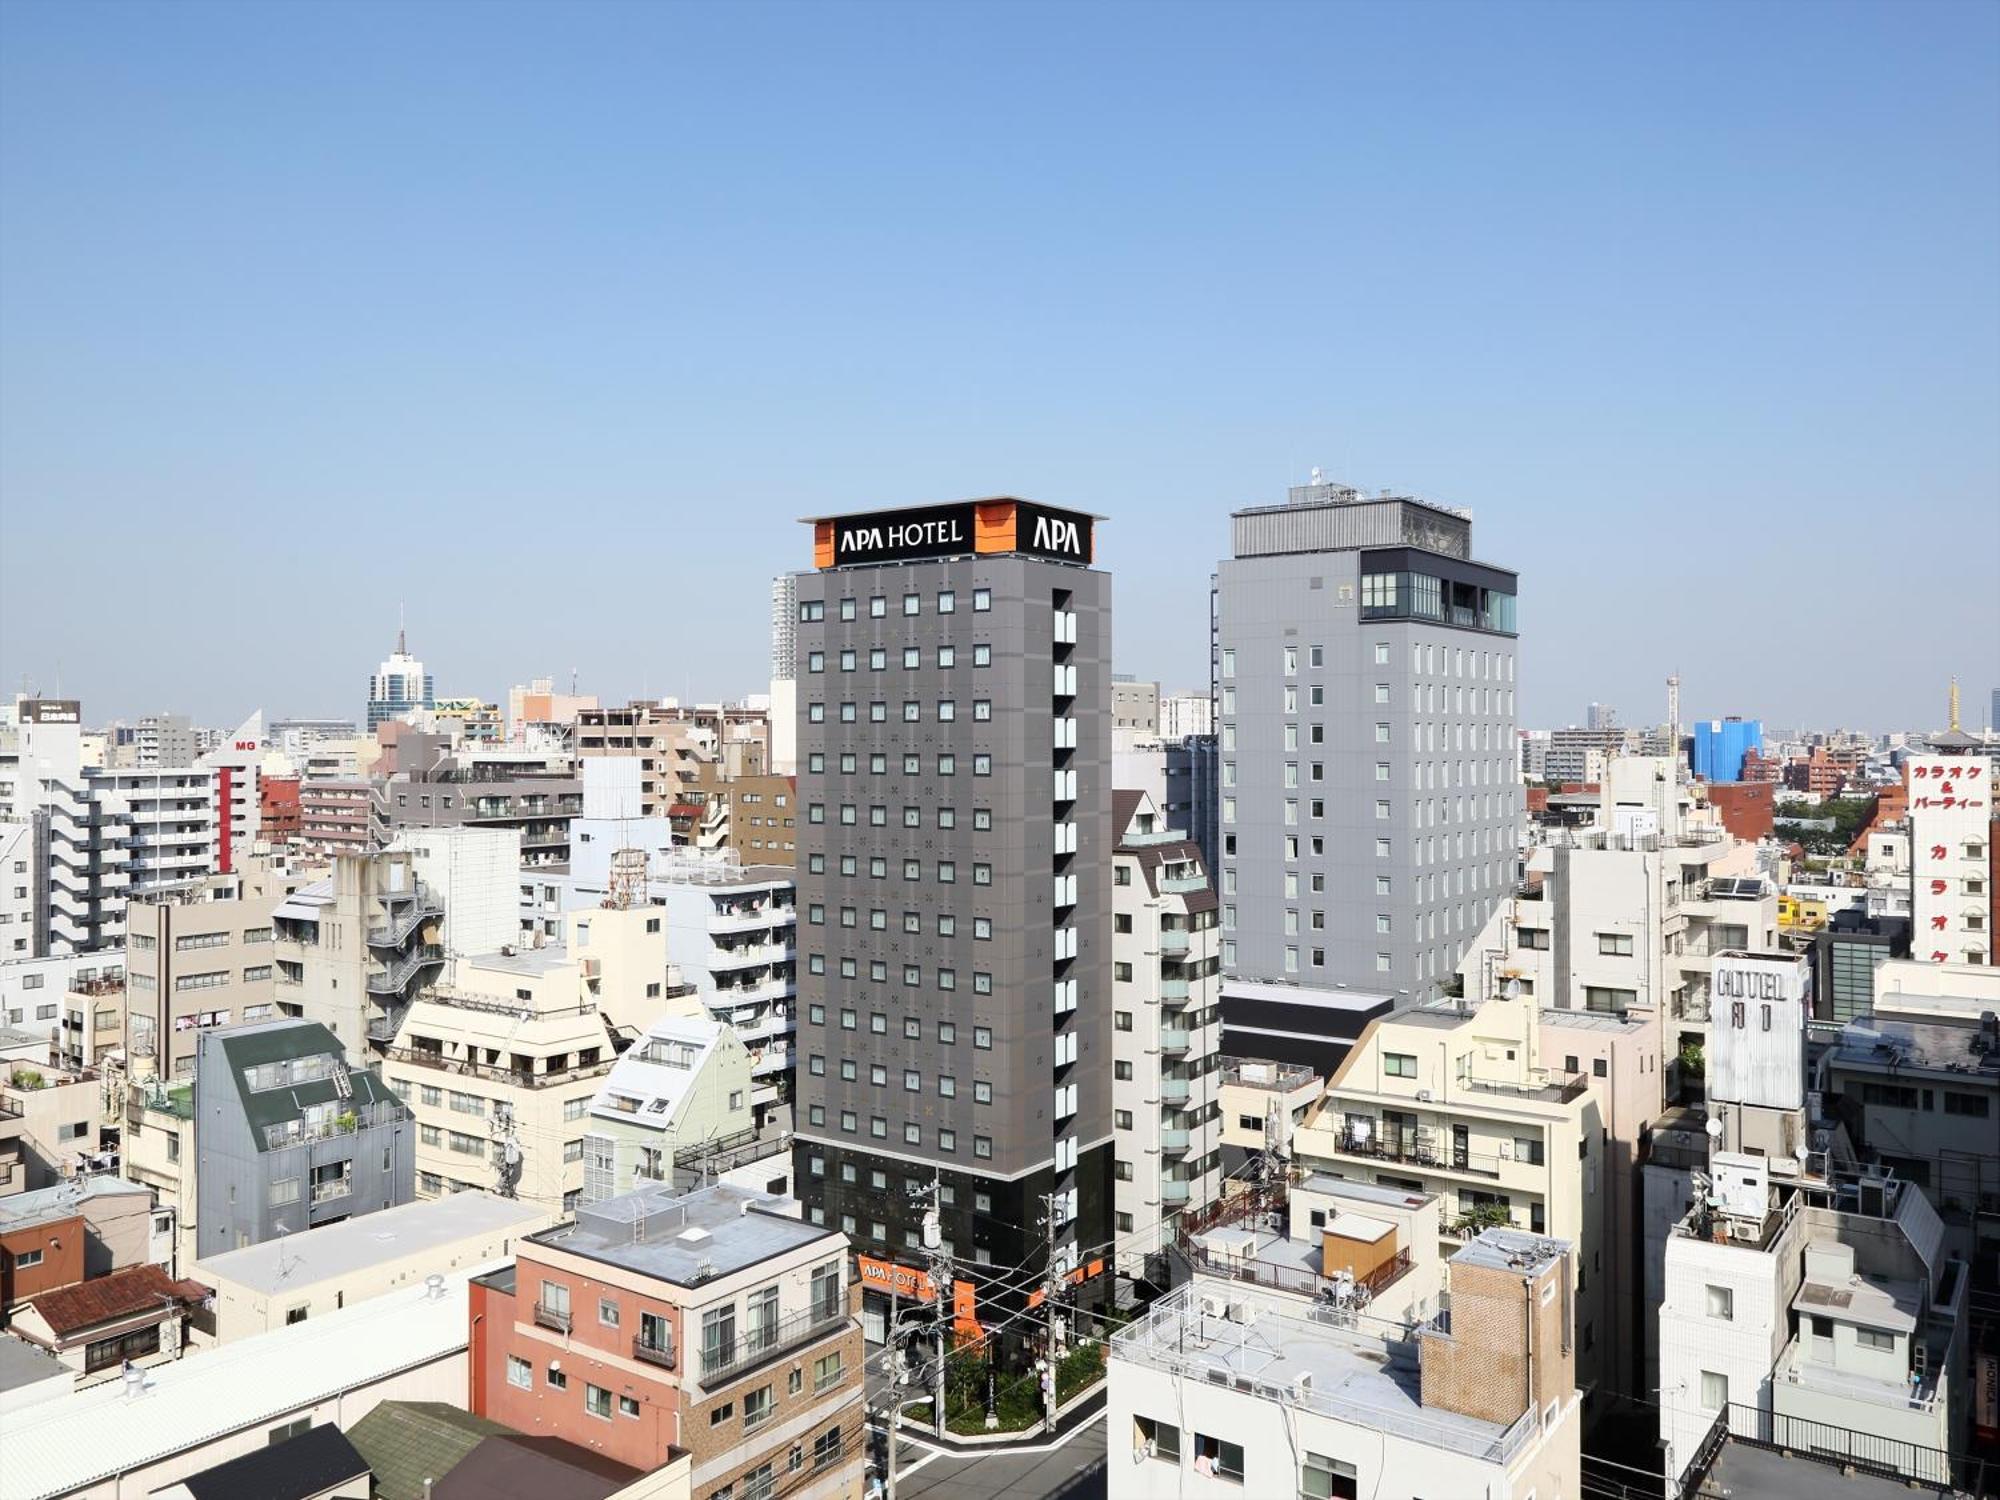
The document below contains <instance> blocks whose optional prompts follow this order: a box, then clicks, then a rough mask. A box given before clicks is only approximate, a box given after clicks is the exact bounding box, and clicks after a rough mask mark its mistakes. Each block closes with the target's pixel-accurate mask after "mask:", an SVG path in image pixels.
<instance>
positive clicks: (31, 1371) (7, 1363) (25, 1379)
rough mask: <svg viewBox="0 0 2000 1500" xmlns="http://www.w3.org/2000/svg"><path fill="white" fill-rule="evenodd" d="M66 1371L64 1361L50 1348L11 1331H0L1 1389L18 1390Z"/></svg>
mask: <svg viewBox="0 0 2000 1500" xmlns="http://www.w3.org/2000/svg"><path fill="white" fill-rule="evenodd" d="M64 1373H65V1372H64V1370H63V1367H62V1362H61V1361H60V1360H58V1359H57V1358H56V1357H55V1356H54V1355H53V1354H51V1353H49V1352H48V1350H46V1349H38V1348H36V1347H35V1345H33V1344H31V1343H29V1342H28V1341H27V1340H26V1339H18V1338H15V1337H14V1335H13V1334H11V1333H0V1391H16V1390H19V1389H20V1388H21V1387H22V1386H24V1385H33V1384H35V1382H37V1381H39V1380H47V1379H48V1378H49V1377H50V1376H51V1375H61V1374H64Z"/></svg>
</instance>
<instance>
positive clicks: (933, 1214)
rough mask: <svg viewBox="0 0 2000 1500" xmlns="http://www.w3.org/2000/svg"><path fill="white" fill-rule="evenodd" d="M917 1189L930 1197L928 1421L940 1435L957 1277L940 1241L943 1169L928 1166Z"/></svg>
mask: <svg viewBox="0 0 2000 1500" xmlns="http://www.w3.org/2000/svg"><path fill="white" fill-rule="evenodd" d="M917 1193H918V1195H919V1196H920V1197H926V1198H928V1199H929V1200H930V1207H928V1208H926V1209H925V1210H924V1252H925V1254H926V1256H927V1258H928V1262H929V1263H928V1265H927V1267H926V1270H927V1271H928V1272H929V1275H930V1278H931V1316H932V1324H931V1332H932V1334H933V1336H934V1337H935V1339H936V1344H935V1348H934V1353H935V1358H934V1359H933V1362H932V1364H931V1421H932V1423H933V1424H934V1425H935V1426H936V1428H937V1435H938V1436H939V1437H940V1438H942V1437H943V1436H944V1435H945V1418H944V1383H945V1381H944V1377H945V1358H946V1354H947V1352H948V1350H949V1348H950V1341H949V1333H950V1328H949V1323H948V1319H949V1317H950V1313H949V1311H948V1308H949V1303H950V1299H951V1296H952V1293H953V1288H954V1287H955V1285H956V1283H957V1280H958V1273H957V1268H956V1267H954V1266H953V1264H952V1257H951V1252H950V1251H949V1250H947V1249H946V1248H945V1245H944V1174H943V1172H942V1171H941V1170H939V1169H938V1168H937V1167H932V1168H931V1185H930V1186H929V1187H927V1188H919V1189H918V1190H917Z"/></svg>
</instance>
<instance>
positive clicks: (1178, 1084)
mask: <svg viewBox="0 0 2000 1500" xmlns="http://www.w3.org/2000/svg"><path fill="white" fill-rule="evenodd" d="M1187 1096H1188V1081H1187V1080H1186V1079H1185V1078H1162V1079H1161V1080H1160V1097H1161V1098H1162V1099H1171V1100H1173V1101H1174V1102H1175V1103H1181V1102H1183V1101H1185V1100H1186V1099H1187Z"/></svg>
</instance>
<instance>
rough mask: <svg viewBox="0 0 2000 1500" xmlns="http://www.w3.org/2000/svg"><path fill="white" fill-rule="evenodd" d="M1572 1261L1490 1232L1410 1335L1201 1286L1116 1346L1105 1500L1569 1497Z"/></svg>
mask: <svg viewBox="0 0 2000 1500" xmlns="http://www.w3.org/2000/svg"><path fill="white" fill-rule="evenodd" d="M1568 1252H1569V1247H1568V1246H1567V1245H1566V1244H1564V1243H1563V1242H1561V1241H1559V1240H1545V1239H1538V1238H1535V1237H1532V1236H1528V1235H1521V1234H1510V1233H1506V1232H1504V1231H1497V1230H1488V1231H1487V1232H1486V1233H1484V1234H1482V1235H1481V1236H1480V1237H1479V1238H1477V1239H1475V1240H1474V1241H1472V1242H1471V1243H1470V1244H1468V1245H1466V1246H1465V1247H1464V1248H1463V1249H1461V1250H1460V1251H1459V1252H1458V1254H1457V1255H1456V1256H1455V1257H1454V1258H1453V1260H1452V1262H1451V1266H1450V1277H1451V1295H1452V1305H1451V1308H1450V1309H1449V1311H1448V1312H1445V1313H1440V1314H1438V1315H1437V1316H1436V1317H1434V1318H1433V1319H1432V1320H1430V1321H1429V1322H1428V1323H1426V1324H1425V1325H1423V1326H1422V1327H1421V1328H1420V1329H1418V1330H1417V1331H1416V1332H1415V1333H1414V1334H1411V1333H1410V1332H1409V1331H1408V1330H1406V1329H1404V1328H1403V1327H1401V1326H1399V1325H1397V1324H1393V1323H1381V1322H1378V1321H1377V1320H1375V1319H1372V1318H1369V1317H1368V1316H1367V1315H1365V1314H1354V1313H1351V1312H1345V1313H1336V1312H1334V1310H1332V1309H1313V1308H1311V1307H1308V1306H1305V1305H1303V1304H1302V1303H1301V1302H1299V1301H1298V1300H1297V1299H1294V1298H1290V1297H1287V1296H1285V1295H1284V1294H1282V1293H1275V1292H1266V1291H1263V1290H1261V1289H1253V1288H1250V1287H1246V1286H1240V1285H1230V1286H1224V1285H1221V1284H1219V1283H1215V1282H1212V1281H1210V1280H1208V1279H1206V1278H1202V1279H1198V1280H1196V1281H1195V1282H1194V1283H1192V1284H1191V1285H1189V1286H1186V1287H1183V1288H1182V1289H1181V1290H1180V1291H1178V1292H1175V1293H1174V1294H1173V1295H1171V1296H1170V1297H1168V1298H1166V1299H1164V1300H1163V1301H1161V1302H1159V1303H1156V1304H1155V1305H1154V1307H1153V1308H1152V1309H1151V1310H1150V1311H1149V1312H1148V1313H1146V1314H1145V1315H1144V1316H1142V1317H1141V1318H1139V1319H1138V1320H1137V1321H1135V1322H1133V1323H1132V1324H1131V1325H1129V1326H1128V1327H1126V1328H1125V1329H1123V1330H1121V1331H1120V1332H1119V1333H1118V1334H1117V1335H1115V1336H1114V1338H1113V1339H1112V1342H1111V1360H1110V1381H1109V1393H1108V1396H1107V1398H1106V1400H1107V1418H1106V1429H1105V1431H1106V1436H1107V1447H1108V1449H1109V1453H1108V1457H1107V1467H1108V1473H1109V1479H1110V1494H1111V1496H1112V1497H1113V1500H1127V1497H1130V1500H1242V1497H1244V1496H1256V1497H1260V1500H1261V1497H1267V1496H1268V1497H1278V1496H1294V1495H1296V1496H1338V1495H1346V1496H1369V1497H1371V1500H1418V1497H1426V1500H1435V1497H1440V1496H1474V1495H1477V1496H1481V1497H1485V1500H1529V1497H1535V1496H1540V1497H1545V1500H1546V1497H1552V1496H1573V1495H1576V1494H1577V1493H1579V1483H1580V1479H1581V1474H1580V1469H1581V1455H1580V1446H1579V1428H1580V1425H1581V1424H1580V1416H1579V1410H1578V1408H1579V1399H1578V1394H1577V1391H1576V1382H1575V1372H1574V1366H1573V1347H1574V1343H1573V1323H1572V1314H1571V1308H1570V1303H1569V1286H1570V1279H1571V1278H1570V1271H1569V1265H1568V1261H1569V1253H1568Z"/></svg>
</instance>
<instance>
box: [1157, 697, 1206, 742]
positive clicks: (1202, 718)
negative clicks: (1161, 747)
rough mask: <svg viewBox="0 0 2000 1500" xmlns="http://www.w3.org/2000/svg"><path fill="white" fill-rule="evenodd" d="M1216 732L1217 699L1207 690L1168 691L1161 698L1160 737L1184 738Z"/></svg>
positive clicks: (1167, 738)
mask: <svg viewBox="0 0 2000 1500" xmlns="http://www.w3.org/2000/svg"><path fill="white" fill-rule="evenodd" d="M1214 733H1215V700H1214V699H1213V698H1211V697H1209V696H1208V694H1207V693H1206V692H1200V693H1168V694H1166V695H1165V696H1164V697H1162V698H1161V699H1160V738H1161V739H1164V740H1184V739H1186V738H1187V737H1188V736H1189V735H1200V734H1214Z"/></svg>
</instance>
